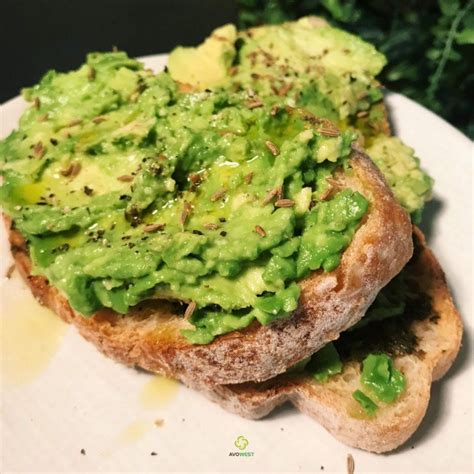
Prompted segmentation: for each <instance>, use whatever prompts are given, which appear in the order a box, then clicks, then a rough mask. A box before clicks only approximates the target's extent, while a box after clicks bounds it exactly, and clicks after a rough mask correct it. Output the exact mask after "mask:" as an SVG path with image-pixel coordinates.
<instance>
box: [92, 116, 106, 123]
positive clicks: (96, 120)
mask: <svg viewBox="0 0 474 474" xmlns="http://www.w3.org/2000/svg"><path fill="white" fill-rule="evenodd" d="M105 120H107V119H106V118H105V117H104V116H103V115H98V116H97V117H94V118H93V119H92V121H93V122H94V123H101V122H104V121H105Z"/></svg>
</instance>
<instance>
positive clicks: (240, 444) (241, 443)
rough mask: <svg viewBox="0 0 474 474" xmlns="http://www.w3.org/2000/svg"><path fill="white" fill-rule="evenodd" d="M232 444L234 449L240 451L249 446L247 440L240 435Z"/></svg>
mask: <svg viewBox="0 0 474 474" xmlns="http://www.w3.org/2000/svg"><path fill="white" fill-rule="evenodd" d="M234 444H235V447H236V448H239V449H240V450H241V451H243V450H244V449H245V448H246V447H247V446H248V445H249V440H248V439H247V438H246V437H245V436H242V435H240V436H238V437H237V439H236V440H235V441H234Z"/></svg>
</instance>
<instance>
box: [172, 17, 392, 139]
mask: <svg viewBox="0 0 474 474" xmlns="http://www.w3.org/2000/svg"><path fill="white" fill-rule="evenodd" d="M315 23H317V25H316V24H315ZM225 28H227V30H226V31H230V29H231V25H228V26H227V27H225ZM220 31H221V29H219V30H216V31H214V32H213V33H212V34H211V35H210V37H209V38H208V39H206V41H205V42H204V43H203V44H202V45H200V46H198V47H197V48H182V47H179V48H176V49H175V50H174V51H173V52H172V53H171V55H170V57H169V61H168V68H169V71H170V74H171V76H172V77H173V78H175V79H176V80H178V81H181V82H186V83H188V84H190V85H192V86H194V87H196V88H198V89H201V90H202V89H206V88H218V87H228V88H229V87H230V88H232V89H242V90H245V89H249V88H250V89H251V90H253V91H254V92H255V93H256V94H258V96H259V97H268V98H269V99H270V100H271V101H272V102H273V103H278V104H284V105H290V106H295V105H296V106H301V107H305V108H306V109H308V110H310V111H311V112H312V113H314V114H315V115H317V116H320V117H325V118H328V119H331V120H334V121H338V122H339V125H341V126H342V125H344V124H355V123H356V122H359V121H360V120H361V119H362V118H363V119H364V120H365V121H367V119H370V120H371V123H372V125H374V126H373V127H372V129H370V130H369V131H368V133H371V134H373V133H374V130H375V129H376V126H375V124H376V122H377V121H380V120H382V119H383V118H384V117H383V114H381V113H380V110H379V108H377V107H373V106H374V105H375V104H376V103H378V102H380V100H381V99H382V93H381V90H380V86H379V83H378V82H377V81H376V80H375V76H376V75H377V74H378V73H379V72H380V70H381V69H382V67H383V66H384V65H385V63H386V60H385V57H384V56H383V55H382V54H381V53H379V52H378V51H377V50H376V49H375V48H374V47H373V46H372V45H371V44H369V43H366V42H365V41H363V40H362V39H360V38H358V37H356V36H354V35H351V34H349V33H346V32H344V31H341V30H339V29H337V28H332V27H330V26H328V25H325V24H323V25H321V22H320V21H319V22H317V21H316V19H315V18H312V17H307V18H302V19H300V20H298V21H296V22H289V23H284V24H283V25H265V26H261V27H258V28H253V29H251V30H247V31H242V32H239V33H238V35H234V34H232V35H229V34H227V35H225V41H223V38H221V36H222V35H221V33H220ZM231 31H232V32H233V31H234V30H231ZM232 39H234V48H233V60H232V65H230V64H229V55H230V53H231V52H232V51H231V49H230V47H229V42H230V41H232ZM204 49H206V50H207V51H212V54H210V55H209V56H208V57H209V58H213V59H214V65H213V66H212V67H202V65H201V64H202V54H203V51H204ZM206 64H207V63H206ZM223 64H229V67H228V69H227V71H226V74H227V77H225V78H224V77H223V74H222V65H223ZM218 65H219V66H218ZM190 71H197V73H196V72H194V74H191V73H190ZM214 71H216V74H215V75H214ZM359 125H360V124H359Z"/></svg>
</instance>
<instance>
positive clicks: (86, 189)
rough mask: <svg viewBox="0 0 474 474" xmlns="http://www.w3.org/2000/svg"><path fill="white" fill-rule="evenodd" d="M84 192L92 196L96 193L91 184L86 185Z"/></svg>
mask: <svg viewBox="0 0 474 474" xmlns="http://www.w3.org/2000/svg"><path fill="white" fill-rule="evenodd" d="M84 192H85V193H86V194H87V195H88V196H91V195H92V194H93V193H94V190H93V189H92V188H90V187H89V186H84Z"/></svg>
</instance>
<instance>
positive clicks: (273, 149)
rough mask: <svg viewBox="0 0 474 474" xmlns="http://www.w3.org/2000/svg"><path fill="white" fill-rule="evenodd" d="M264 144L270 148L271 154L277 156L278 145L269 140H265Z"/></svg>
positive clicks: (278, 151) (278, 152)
mask: <svg viewBox="0 0 474 474" xmlns="http://www.w3.org/2000/svg"><path fill="white" fill-rule="evenodd" d="M265 145H266V147H267V148H268V149H269V150H270V152H271V154H272V155H273V156H278V155H279V154H280V150H279V149H278V147H277V146H276V145H275V144H274V143H273V142H271V141H270V140H267V141H266V142H265Z"/></svg>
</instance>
